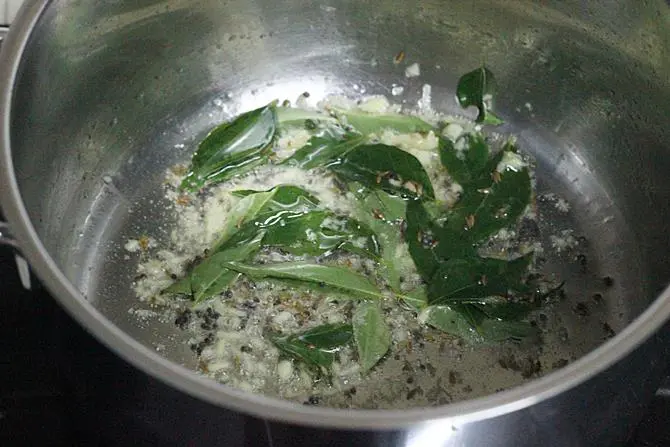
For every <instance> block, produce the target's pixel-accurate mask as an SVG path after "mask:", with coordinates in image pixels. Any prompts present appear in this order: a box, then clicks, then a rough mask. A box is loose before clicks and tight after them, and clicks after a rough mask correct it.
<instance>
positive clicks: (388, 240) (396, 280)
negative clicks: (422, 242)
mask: <svg viewBox="0 0 670 447" xmlns="http://www.w3.org/2000/svg"><path fill="white" fill-rule="evenodd" d="M354 189H358V188H354ZM356 204H357V207H356V216H357V217H358V219H359V220H360V221H361V222H363V223H364V224H365V225H367V227H368V228H370V230H371V231H372V232H373V234H374V235H375V237H376V241H377V243H378V245H379V248H378V251H379V250H380V251H381V254H382V259H381V260H382V264H383V268H384V269H385V273H386V280H387V282H388V284H389V286H390V287H391V288H392V289H393V290H394V291H396V292H398V291H399V290H400V271H399V265H400V264H401V263H402V262H406V260H404V259H397V258H396V252H397V248H398V246H399V245H400V244H401V243H402V235H401V222H400V220H401V219H403V218H404V217H405V210H406V208H407V201H405V200H403V199H402V198H401V197H398V196H392V195H390V194H388V193H386V192H384V191H379V190H371V191H368V190H366V191H365V192H364V193H363V194H359V197H358V200H356Z"/></svg>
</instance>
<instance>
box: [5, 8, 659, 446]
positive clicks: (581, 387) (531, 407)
mask: <svg viewBox="0 0 670 447" xmlns="http://www.w3.org/2000/svg"><path fill="white" fill-rule="evenodd" d="M669 17H670V14H669V13H668V7H667V5H666V3H665V2H663V1H647V2H638V1H634V0H631V1H618V2H605V1H602V2H601V1H594V2H588V4H587V3H584V2H582V1H576V0H575V1H571V0H569V1H547V2H543V3H542V5H540V4H538V3H537V2H531V1H510V0H507V1H502V0H489V1H484V0H478V1H472V2H458V1H437V0H426V1H421V2H414V3H407V2H398V1H390V0H376V1H368V2H359V1H353V0H351V1H348V0H341V1H331V2H307V1H301V0H292V1H288V0H286V1H266V0H255V1H248V2H237V1H224V2H221V1H206V0H202V1H186V0H176V1H155V0H154V1H139V2H138V1H135V2H130V1H128V2H122V1H120V2H104V3H102V2H95V3H94V2H90V1H84V0H64V1H53V2H46V1H39V0H33V1H27V2H26V5H25V7H24V8H23V10H22V11H21V13H20V14H19V16H18V17H17V20H16V21H15V24H14V26H13V29H12V31H11V32H10V35H9V36H8V38H7V41H6V42H5V45H4V48H3V49H2V51H3V52H2V63H1V64H0V79H3V86H2V91H1V92H0V117H2V126H1V127H0V138H1V140H0V143H1V144H2V159H1V161H0V162H1V169H0V183H1V184H2V185H3V187H2V191H1V196H2V206H3V210H4V211H5V213H6V215H7V217H8V219H9V221H10V223H11V225H12V229H13V231H14V232H15V233H16V236H17V238H18V240H19V241H20V243H21V247H22V249H23V252H24V253H25V255H26V257H27V258H28V259H29V261H30V263H31V265H32V266H33V268H34V269H35V271H36V272H37V273H38V274H39V275H40V277H41V278H42V279H43V281H44V282H45V283H46V285H47V286H48V287H49V288H50V290H51V291H52V293H53V294H54V295H55V296H57V297H58V298H59V299H60V301H61V303H62V304H63V306H65V307H66V308H67V309H68V310H69V312H70V313H72V314H73V315H74V316H75V317H76V318H77V319H78V320H79V321H80V322H81V323H82V324H83V325H84V326H85V327H87V328H88V329H89V330H90V331H91V332H92V333H93V334H95V335H96V336H97V337H98V338H99V339H101V340H102V341H103V342H104V343H106V344H107V345H108V346H110V347H111V348H112V349H114V350H115V351H116V352H117V353H119V354H120V355H122V356H123V357H125V358H126V359H128V360H129V361H131V362H132V363H133V364H135V365H136V366H138V367H140V368H142V369H143V370H145V371H147V372H149V373H151V374H153V375H155V376H157V377H159V378H161V379H162V380H164V381H165V382H167V383H169V384H170V385H172V386H175V387H177V388H179V389H181V390H183V391H186V392H187V393H189V394H191V395H193V396H196V397H199V398H201V399H204V400H206V401H209V402H211V403H214V404H216V405H221V406H225V407H229V408H233V409H236V410H241V411H245V412H248V413H252V414H255V415H258V416H261V417H264V418H269V419H273V420H282V421H285V422H289V423H293V424H296V423H300V424H302V425H305V426H307V425H308V426H314V427H337V428H340V429H362V430H368V431H367V432H365V431H364V432H360V433H359V434H360V436H363V437H364V438H361V439H365V440H366V442H368V441H369V442H373V441H374V440H375V439H376V440H383V443H384V445H393V444H391V439H393V440H394V441H393V442H396V441H397V443H396V444H395V445H425V444H423V442H424V441H422V440H423V439H424V438H423V437H426V438H425V439H429V440H430V443H432V444H434V445H515V446H518V445H537V444H540V443H542V444H547V445H613V444H615V443H617V442H620V441H622V440H623V439H625V437H626V436H627V433H628V430H629V428H630V427H631V425H632V424H633V423H634V422H635V420H636V418H637V417H638V416H639V414H640V413H641V411H642V409H643V406H644V403H645V402H646V401H647V400H648V398H649V397H650V396H651V395H652V394H653V391H654V389H655V387H656V385H657V384H658V380H659V378H660V373H661V369H662V367H663V362H662V361H660V359H661V358H663V356H664V355H665V352H664V351H665V345H666V344H665V343H664V340H665V336H666V334H665V332H663V331H660V332H659V330H660V329H661V328H662V326H663V324H664V322H665V321H666V319H667V317H668V315H669V314H670V293H669V292H668V291H665V292H663V289H664V288H665V287H666V285H667V279H668V278H670V262H669V261H668V260H667V259H666V256H665V253H666V252H667V248H668V247H669V246H670V243H669V236H668V234H670V233H669V232H668V231H667V224H666V222H667V221H668V219H670V183H669V182H668V181H667V175H666V173H667V172H670V143H669V141H670V138H669V137H670V131H669V127H668V125H667V124H668V123H667V121H668V118H667V116H668V114H669V113H670V79H669V78H668V76H667V73H668V72H670V57H669V55H670V32H669V30H670V19H669ZM400 50H404V51H405V53H406V55H407V63H413V62H418V63H420V64H421V72H422V75H421V77H420V78H419V79H416V78H413V79H406V78H405V77H404V67H402V66H401V67H398V66H395V65H394V64H393V61H392V59H393V56H394V55H395V54H397V52H398V51H400ZM482 60H486V61H487V63H488V64H489V65H490V66H492V67H495V71H496V73H497V74H498V78H499V83H500V85H501V92H502V95H501V97H500V100H499V102H498V108H499V110H500V111H501V113H502V115H503V117H504V118H505V119H506V121H507V122H508V127H507V128H506V131H513V132H515V133H517V134H519V135H520V137H521V140H522V143H523V145H524V147H525V148H526V149H527V150H529V151H530V152H532V153H533V154H534V155H535V156H536V157H537V159H538V164H539V168H538V169H539V172H538V175H540V176H541V178H542V179H543V181H544V182H545V186H546V187H547V188H549V189H552V190H555V189H556V190H559V191H560V192H561V193H562V194H564V195H566V196H568V197H569V198H570V199H571V201H572V202H573V207H574V208H575V209H576V210H578V211H579V212H577V213H574V214H575V215H576V216H577V217H576V221H575V224H576V225H578V227H579V228H580V230H581V231H582V232H583V233H584V234H587V235H588V236H589V240H590V241H591V245H592V246H591V248H590V249H591V250H592V252H593V259H597V260H598V261H597V263H596V265H595V266H594V270H593V278H589V279H585V280H584V281H585V282H584V283H583V284H581V285H580V283H576V285H575V288H576V289H577V291H578V290H579V288H580V287H584V288H585V290H586V289H588V288H589V287H590V284H591V283H590V281H592V280H594V279H597V278H598V277H599V276H600V275H604V274H611V275H613V276H615V277H616V278H617V283H616V284H617V285H616V288H615V291H614V293H613V296H612V298H611V301H612V303H611V304H612V305H611V309H610V310H611V313H613V314H614V315H612V317H616V318H618V319H619V323H620V325H621V327H623V326H625V325H627V327H626V328H625V329H624V330H622V331H621V332H620V333H619V335H618V336H617V337H615V338H614V339H612V340H610V341H609V342H607V343H606V344H604V345H603V346H601V347H599V348H598V349H595V350H594V351H592V352H591V353H589V354H588V355H586V356H584V357H583V358H582V359H580V360H579V361H577V362H575V363H573V364H571V365H569V366H568V367H566V368H564V369H561V370H559V371H556V372H553V373H551V374H549V375H547V376H546V377H543V378H541V379H538V380H536V381H533V382H530V383H528V384H526V385H524V386H521V387H518V388H515V389H512V390H509V391H505V392H501V393H497V394H495V395H491V396H488V397H485V398H481V399H476V400H471V401H467V402H459V403H456V404H452V405H448V406H444V407H440V408H431V409H416V410H411V411H402V412H394V411H340V410H330V409H324V408H312V407H310V408H305V407H302V406H299V405H294V404H291V403H288V402H282V401H278V400H274V399H268V398H264V397H261V396H253V395H249V394H246V393H242V392H239V391H236V390H231V389H229V388H227V387H224V386H220V385H217V384H215V383H212V382H210V381H208V380H206V379H204V378H202V377H199V376H197V375H196V374H194V373H192V372H191V371H190V370H189V369H188V368H185V367H182V366H179V365H178V363H184V362H186V360H187V357H188V356H187V353H185V352H183V351H180V349H179V346H180V344H179V343H178V340H175V343H174V346H172V348H173V349H172V350H171V351H170V353H169V357H170V359H171V361H170V360H166V359H164V358H162V357H160V356H159V355H158V354H157V353H156V352H155V351H154V350H153V349H150V346H152V344H153V343H154V342H155V340H159V339H164V338H165V337H166V335H168V334H170V335H172V331H171V328H170V327H169V325H166V326H165V327H151V328H145V329H143V328H138V327H137V325H134V324H132V323H131V322H130V321H129V320H128V317H127V309H128V307H129V304H130V303H131V302H132V300H133V299H134V298H133V296H132V295H131V294H130V290H129V278H130V277H131V274H132V266H131V265H128V263H124V262H122V261H123V260H122V259H120V258H118V255H115V253H118V245H119V242H120V241H122V240H124V238H126V237H128V236H129V235H131V234H137V233H138V232H141V231H143V230H145V229H148V228H152V227H155V226H156V225H157V223H158V222H165V219H166V216H165V215H164V213H163V212H162V209H161V208H160V206H158V205H155V206H151V202H150V201H151V200H154V199H157V198H158V197H157V194H158V193H157V188H158V185H160V182H161V180H162V173H163V172H164V170H165V168H166V167H168V166H170V165H171V164H172V163H174V162H175V161H178V160H183V159H185V158H186V157H187V155H188V152H189V151H190V150H192V144H193V142H194V141H197V139H198V138H199V137H200V136H202V134H203V133H204V132H206V131H207V129H208V128H209V127H210V126H211V125H212V124H213V123H216V122H218V121H220V120H221V119H223V118H226V117H229V116H231V115H232V114H234V113H236V112H238V111H242V110H245V109H249V108H252V107H255V106H259V105H261V104H263V103H266V102H268V101H269V100H271V99H275V98H276V97H279V98H282V99H283V98H291V99H293V98H296V97H297V96H298V95H299V94H301V93H302V92H303V91H305V90H307V91H309V92H310V93H311V96H310V98H311V99H313V100H318V99H320V98H321V97H323V96H325V95H326V94H329V93H344V94H348V95H354V96H355V95H360V94H361V93H362V92H363V91H365V93H366V94H372V93H384V94H388V93H389V90H390V88H391V85H392V84H393V83H401V84H402V85H404V86H405V87H406V91H407V92H408V94H407V95H406V96H405V99H406V100H407V101H408V102H411V103H415V102H416V99H418V97H419V95H420V92H421V86H422V84H423V83H429V84H431V85H432V86H433V92H434V94H433V96H434V100H433V106H434V107H435V108H437V109H439V110H442V111H454V110H456V109H455V103H454V101H453V99H452V98H453V93H454V92H453V87H452V86H453V85H455V82H456V80H457V78H458V75H459V74H460V73H463V72H465V71H466V70H468V69H471V68H472V67H474V66H477V65H479V64H480V63H481V61H482ZM526 103H529V104H531V105H532V111H531V110H529V108H528V107H526V106H525V104H526ZM154 203H160V202H159V201H157V200H154ZM131 211H132V212H131ZM654 298H657V299H656V300H655V301H654ZM582 336H583V337H585V338H588V337H589V334H582ZM286 427H287V426H286V425H284V424H282V423H279V422H278V423H276V424H275V425H273V428H274V429H273V433H274V432H275V431H276V432H277V433H282V432H286V433H288V432H287V431H286V430H291V431H292V432H293V431H295V430H298V429H297V428H296V427H294V426H291V427H290V428H286ZM378 429H387V430H388V429H395V430H398V431H396V432H386V433H385V434H380V433H379V432H376V431H371V430H378ZM300 430H301V431H303V432H305V433H308V434H309V436H312V437H314V439H319V437H320V436H326V435H325V433H326V432H324V431H316V429H313V428H302V429H300ZM328 436H343V437H342V438H341V439H342V443H344V444H346V442H345V439H351V438H345V437H344V436H350V433H347V432H345V431H339V432H337V434H332V433H331V434H329V435H328ZM374 442H376V441H374Z"/></svg>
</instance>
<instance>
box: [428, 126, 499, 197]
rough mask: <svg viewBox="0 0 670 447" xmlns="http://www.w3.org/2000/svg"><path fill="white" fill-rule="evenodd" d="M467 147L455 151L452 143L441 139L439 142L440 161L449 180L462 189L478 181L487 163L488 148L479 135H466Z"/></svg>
mask: <svg viewBox="0 0 670 447" xmlns="http://www.w3.org/2000/svg"><path fill="white" fill-rule="evenodd" d="M462 138H465V140H466V143H467V147H466V148H465V149H464V150H462V151H458V150H456V147H455V145H454V143H453V142H452V141H451V140H449V139H447V138H443V137H441V138H440V140H439V151H440V160H441V161H442V166H444V167H445V169H446V170H447V172H448V173H449V175H450V176H451V178H452V179H453V180H454V181H455V182H456V183H460V184H461V186H462V187H464V188H465V187H467V186H468V185H469V184H470V183H471V182H473V181H475V180H478V179H480V178H481V177H482V175H488V176H489V179H490V174H491V173H490V172H488V173H484V171H485V169H486V167H487V165H488V161H489V147H488V144H486V141H485V140H484V137H483V136H482V135H481V134H468V135H465V136H464V137H462Z"/></svg>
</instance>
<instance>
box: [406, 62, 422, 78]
mask: <svg viewBox="0 0 670 447" xmlns="http://www.w3.org/2000/svg"><path fill="white" fill-rule="evenodd" d="M420 75H421V67H419V64H417V63H416V62H415V63H413V64H412V65H410V66H409V67H407V68H406V69H405V76H406V77H408V78H415V77H417V76H420Z"/></svg>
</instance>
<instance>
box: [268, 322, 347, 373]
mask: <svg viewBox="0 0 670 447" xmlns="http://www.w3.org/2000/svg"><path fill="white" fill-rule="evenodd" d="M352 337H353V329H352V327H351V325H350V324H325V325H322V326H317V327H315V328H312V329H309V330H307V331H305V332H302V333H298V334H292V335H281V336H273V337H271V340H272V342H273V343H274V345H275V346H277V348H278V349H279V350H280V351H282V352H283V353H284V354H287V355H289V356H291V357H293V358H295V359H297V360H299V361H302V362H305V363H307V364H308V365H311V366H316V367H320V368H328V367H330V365H332V363H333V361H334V360H335V353H337V351H339V350H340V349H341V348H342V347H343V346H346V345H347V344H348V343H349V342H350V341H351V339H352Z"/></svg>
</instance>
